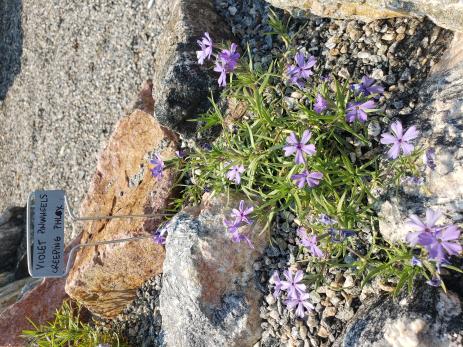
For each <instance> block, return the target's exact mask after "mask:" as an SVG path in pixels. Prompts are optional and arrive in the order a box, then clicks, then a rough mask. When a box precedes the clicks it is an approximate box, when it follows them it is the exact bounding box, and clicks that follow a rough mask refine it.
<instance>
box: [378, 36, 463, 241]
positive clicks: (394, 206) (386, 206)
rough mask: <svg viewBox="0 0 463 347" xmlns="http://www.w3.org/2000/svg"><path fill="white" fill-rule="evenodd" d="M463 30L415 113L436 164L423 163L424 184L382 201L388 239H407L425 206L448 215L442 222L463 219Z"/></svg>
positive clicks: (428, 83) (423, 90)
mask: <svg viewBox="0 0 463 347" xmlns="http://www.w3.org/2000/svg"><path fill="white" fill-rule="evenodd" d="M462 41H463V35H461V34H460V35H456V36H455V38H454V41H453V42H452V46H451V47H450V48H449V50H448V52H447V53H446V55H444V56H443V58H442V60H441V62H439V63H438V64H436V65H435V66H434V67H433V71H432V74H431V75H430V77H429V78H428V79H427V81H426V82H425V83H424V85H423V86H422V88H421V91H420V94H419V102H418V104H417V106H416V110H415V112H414V114H413V117H412V119H413V123H414V124H416V125H417V127H418V130H419V131H421V136H420V143H419V145H421V146H424V148H433V149H434V150H435V156H436V158H435V161H434V164H435V169H434V170H432V169H430V168H425V167H424V164H423V170H422V177H423V178H424V184H423V186H416V187H407V186H404V187H403V188H402V189H401V190H399V192H398V193H397V194H394V193H392V192H390V193H388V194H387V195H386V196H383V198H382V201H381V202H380V203H379V204H378V209H379V216H380V223H379V227H380V232H381V234H382V235H383V237H384V238H385V239H386V240H388V241H392V242H395V241H403V240H404V238H405V236H406V235H407V233H408V232H409V231H410V228H409V227H408V226H407V219H408V217H409V215H410V214H412V213H413V214H417V215H423V214H424V210H425V209H426V208H432V209H434V210H439V211H441V212H443V213H444V214H445V215H446V216H447V218H448V219H447V220H444V219H442V220H441V221H442V222H444V223H445V222H450V221H453V222H461V221H462V220H463V185H461V181H462V180H463V161H462V159H463V143H462V137H461V131H462V129H463V120H462V118H461V110H462V107H463V101H462V99H463V54H462V53H461V50H460V48H459V47H461V44H462Z"/></svg>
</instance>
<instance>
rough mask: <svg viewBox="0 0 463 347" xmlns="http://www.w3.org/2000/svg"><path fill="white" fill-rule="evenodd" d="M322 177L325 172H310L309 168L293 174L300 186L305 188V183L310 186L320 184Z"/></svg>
mask: <svg viewBox="0 0 463 347" xmlns="http://www.w3.org/2000/svg"><path fill="white" fill-rule="evenodd" d="M322 178H323V174H322V173H321V172H309V171H307V170H304V171H303V172H301V173H299V174H295V175H292V176H291V179H292V180H293V181H294V183H295V184H296V185H297V187H298V188H304V186H305V185H308V186H309V187H310V188H312V187H315V186H318V185H319V184H320V180H321V179H322Z"/></svg>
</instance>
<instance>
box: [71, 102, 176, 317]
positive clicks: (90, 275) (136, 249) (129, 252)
mask: <svg viewBox="0 0 463 347" xmlns="http://www.w3.org/2000/svg"><path fill="white" fill-rule="evenodd" d="M176 147H177V137H176V135H175V134H174V133H173V132H172V131H170V130H168V129H166V128H164V127H162V126H160V125H159V124H158V123H157V122H156V120H155V119H154V118H153V117H152V116H151V115H150V114H147V113H145V112H142V111H135V112H134V113H132V114H131V115H130V116H126V117H123V118H122V119H121V120H120V121H119V122H118V123H117V125H116V129H115V131H114V133H113V134H112V135H111V138H110V139H109V143H108V145H107V147H106V148H105V150H104V151H103V153H102V154H101V156H100V158H99V161H98V165H97V170H96V173H95V175H94V177H93V181H92V182H91V185H90V189H89V192H88V194H87V196H86V198H85V200H84V202H83V203H82V206H81V209H80V214H81V215H82V216H92V215H93V216H95V215H102V216H110V215H134V214H135V215H142V214H155V213H165V209H166V207H167V206H168V203H169V202H170V201H169V200H170V198H171V197H172V195H173V183H174V178H175V175H176V173H175V172H174V171H173V169H172V168H166V169H165V170H164V172H163V175H162V177H161V178H160V179H158V178H154V177H152V175H151V172H150V170H149V169H148V161H149V159H150V158H151V157H153V156H154V155H155V154H156V155H159V156H160V157H161V158H162V159H164V160H166V159H170V158H172V157H173V156H174V155H175V150H176ZM161 220H162V219H161V218H160V217H156V218H151V219H144V218H131V219H112V220H97V221H92V222H88V223H86V224H85V225H84V227H83V236H82V243H89V242H98V241H107V240H117V239H123V238H129V237H135V236H149V235H150V233H151V232H153V230H154V229H155V228H156V227H157V226H158V225H159V224H160V222H161ZM164 254H165V252H164V248H163V247H162V246H160V245H158V244H155V243H154V242H152V241H151V240H150V239H149V238H147V239H142V240H138V241H130V242H124V243H117V244H109V245H100V246H94V247H86V248H82V249H81V250H80V251H79V253H78V254H77V257H76V260H75V263H74V265H73V267H72V270H71V272H70V273H69V275H68V278H67V282H66V292H67V293H68V294H69V296H70V297H72V298H73V299H75V300H77V301H79V302H81V303H83V304H84V305H85V306H86V307H87V308H88V309H89V310H90V311H92V312H93V313H94V314H97V315H100V316H103V317H107V318H111V317H114V316H116V315H117V314H118V313H120V312H121V311H122V310H123V309H124V307H125V306H126V305H127V304H129V303H130V302H131V301H132V300H133V299H134V297H135V294H136V290H137V288H138V287H140V286H141V285H142V284H143V282H145V281H146V280H147V279H149V278H151V277H153V276H155V275H157V274H159V273H160V272H161V271H162V264H163V261H164Z"/></svg>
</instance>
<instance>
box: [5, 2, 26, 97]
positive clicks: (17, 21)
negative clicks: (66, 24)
mask: <svg viewBox="0 0 463 347" xmlns="http://www.w3.org/2000/svg"><path fill="white" fill-rule="evenodd" d="M21 12H22V2H21V0H0V61H1V62H2V63H1V64H0V101H2V100H4V99H5V97H6V93H7V92H8V89H9V88H10V87H11V85H12V84H13V82H14V79H15V77H16V75H18V74H19V73H20V72H21V55H22V51H23V48H22V46H23V31H22V27H21Z"/></svg>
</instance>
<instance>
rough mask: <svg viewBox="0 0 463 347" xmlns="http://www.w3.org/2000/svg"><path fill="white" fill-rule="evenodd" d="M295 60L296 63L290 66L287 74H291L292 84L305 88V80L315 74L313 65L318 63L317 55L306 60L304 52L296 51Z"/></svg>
mask: <svg viewBox="0 0 463 347" xmlns="http://www.w3.org/2000/svg"><path fill="white" fill-rule="evenodd" d="M294 60H295V62H296V65H291V66H289V67H288V70H287V74H288V76H289V81H290V82H291V83H292V84H295V85H297V86H298V87H299V88H304V80H307V79H308V78H309V77H310V76H311V75H313V72H312V70H311V69H312V67H313V66H314V65H315V64H316V62H317V60H316V59H315V57H313V56H310V57H309V59H308V60H307V61H306V60H305V56H304V53H302V52H298V53H296V55H295V57H294Z"/></svg>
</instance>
